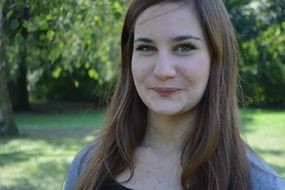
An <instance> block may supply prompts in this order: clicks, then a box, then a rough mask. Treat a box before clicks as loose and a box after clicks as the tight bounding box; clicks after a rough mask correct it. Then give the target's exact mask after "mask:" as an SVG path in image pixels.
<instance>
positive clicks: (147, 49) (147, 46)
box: [136, 45, 156, 52]
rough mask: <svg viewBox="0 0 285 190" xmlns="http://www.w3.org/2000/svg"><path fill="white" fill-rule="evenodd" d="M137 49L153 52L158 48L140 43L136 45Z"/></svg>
mask: <svg viewBox="0 0 285 190" xmlns="http://www.w3.org/2000/svg"><path fill="white" fill-rule="evenodd" d="M136 50H137V51H142V52H151V51H155V50H156V49H155V48H154V47H152V46H149V45H139V46H138V47H136Z"/></svg>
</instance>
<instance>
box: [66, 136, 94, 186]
mask: <svg viewBox="0 0 285 190" xmlns="http://www.w3.org/2000/svg"><path fill="white" fill-rule="evenodd" d="M98 146H99V142H98V141H95V142H94V143H92V144H89V145H88V146H86V147H85V148H84V149H82V150H81V151H80V152H79V153H78V154H77V155H76V156H75V158H74V159H73V161H72V163H71V164H70V166H69V169H68V172H67V175H66V179H65V182H64V190H73V189H74V187H75V184H76V182H77V181H78V180H79V177H80V176H81V174H82V173H83V171H84V169H85V168H86V166H87V164H88V162H89V160H90V158H91V157H92V155H94V154H95V152H96V149H97V147H98Z"/></svg>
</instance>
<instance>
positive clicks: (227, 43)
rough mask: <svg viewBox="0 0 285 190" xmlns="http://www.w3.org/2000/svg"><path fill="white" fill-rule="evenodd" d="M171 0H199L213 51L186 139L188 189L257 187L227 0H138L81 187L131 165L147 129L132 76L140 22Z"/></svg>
mask: <svg viewBox="0 0 285 190" xmlns="http://www.w3.org/2000/svg"><path fill="white" fill-rule="evenodd" d="M165 2H183V3H185V4H188V3H190V2H193V3H195V6H196V8H197V10H198V13H199V17H200V22H201V24H202V27H203V30H204V33H205V36H206V38H207V41H208V45H209V49H210V52H211V68H210V76H209V81H208V84H207V87H206V90H205V94H204V96H203V98H202V100H201V102H200V103H199V105H198V106H197V116H196V118H195V125H194V127H192V128H191V131H189V133H188V135H187V138H186V139H185V141H184V149H183V152H182V154H181V165H182V168H183V171H182V175H181V185H182V187H183V189H184V190H186V189H207V190H221V189H222V190H224V189H229V190H232V189H238V190H248V189H251V183H250V175H249V164H248V159H247V157H246V150H245V143H244V142H243V140H242V139H241V137H240V131H239V126H240V125H239V123H238V118H237V114H238V113H237V111H238V107H237V100H236V84H237V59H238V51H237V43H236V39H235V33H234V29H233V27H232V24H231V22H230V20H229V16H228V13H227V11H226V8H225V7H224V4H223V1H222V0H214V1H213V0H192V1H191V0H134V1H133V2H132V3H131V5H130V7H129V9H128V12H127V14H126V17H125V22H124V25H123V30H122V36H121V63H122V65H121V67H122V70H121V75H120V78H119V80H118V83H117V87H116V90H115V93H114V96H113V99H112V102H111V105H110V107H109V109H108V117H107V126H106V129H105V131H104V132H103V133H102V135H101V137H100V140H99V141H100V145H99V146H97V147H93V148H94V149H95V148H96V154H94V155H93V156H91V157H90V159H89V164H88V165H87V167H86V168H85V170H84V173H83V175H82V176H81V178H80V180H79V182H78V183H77V187H76V189H77V190H91V189H95V190H98V189H100V187H101V186H102V185H103V184H106V183H110V182H111V181H115V179H114V178H115V177H116V176H117V175H118V174H120V173H121V172H123V171H124V170H126V169H129V170H130V171H131V176H130V178H129V179H131V177H132V175H133V173H134V167H133V166H134V163H133V157H134V152H135V150H136V147H138V145H140V143H141V142H142V140H143V139H144V135H145V131H146V129H147V122H146V121H147V108H146V106H145V105H144V104H143V102H142V100H141V99H140V97H139V95H138V93H137V91H136V89H135V86H134V81H133V77H132V72H131V59H132V53H133V41H134V25H135V22H136V19H137V18H138V16H139V15H140V14H141V13H142V12H143V11H144V10H146V9H147V8H149V7H151V6H153V5H155V4H159V3H165Z"/></svg>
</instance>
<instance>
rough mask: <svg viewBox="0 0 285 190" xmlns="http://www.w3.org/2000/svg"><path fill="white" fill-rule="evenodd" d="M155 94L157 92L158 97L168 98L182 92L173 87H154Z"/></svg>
mask: <svg viewBox="0 0 285 190" xmlns="http://www.w3.org/2000/svg"><path fill="white" fill-rule="evenodd" d="M151 89H152V90H153V91H154V92H156V93H157V94H158V95H160V96H163V97H166V96H170V95H173V94H176V93H177V92H180V91H181V89H180V88H172V87H154V88H151Z"/></svg>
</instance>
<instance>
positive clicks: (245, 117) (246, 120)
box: [241, 114, 255, 133]
mask: <svg viewBox="0 0 285 190" xmlns="http://www.w3.org/2000/svg"><path fill="white" fill-rule="evenodd" d="M253 121H254V120H253V117H252V116H250V115H249V114H242V116H241V122H242V127H243V132H245V133H252V132H255V129H253V128H251V127H250V126H251V124H252V123H253Z"/></svg>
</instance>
